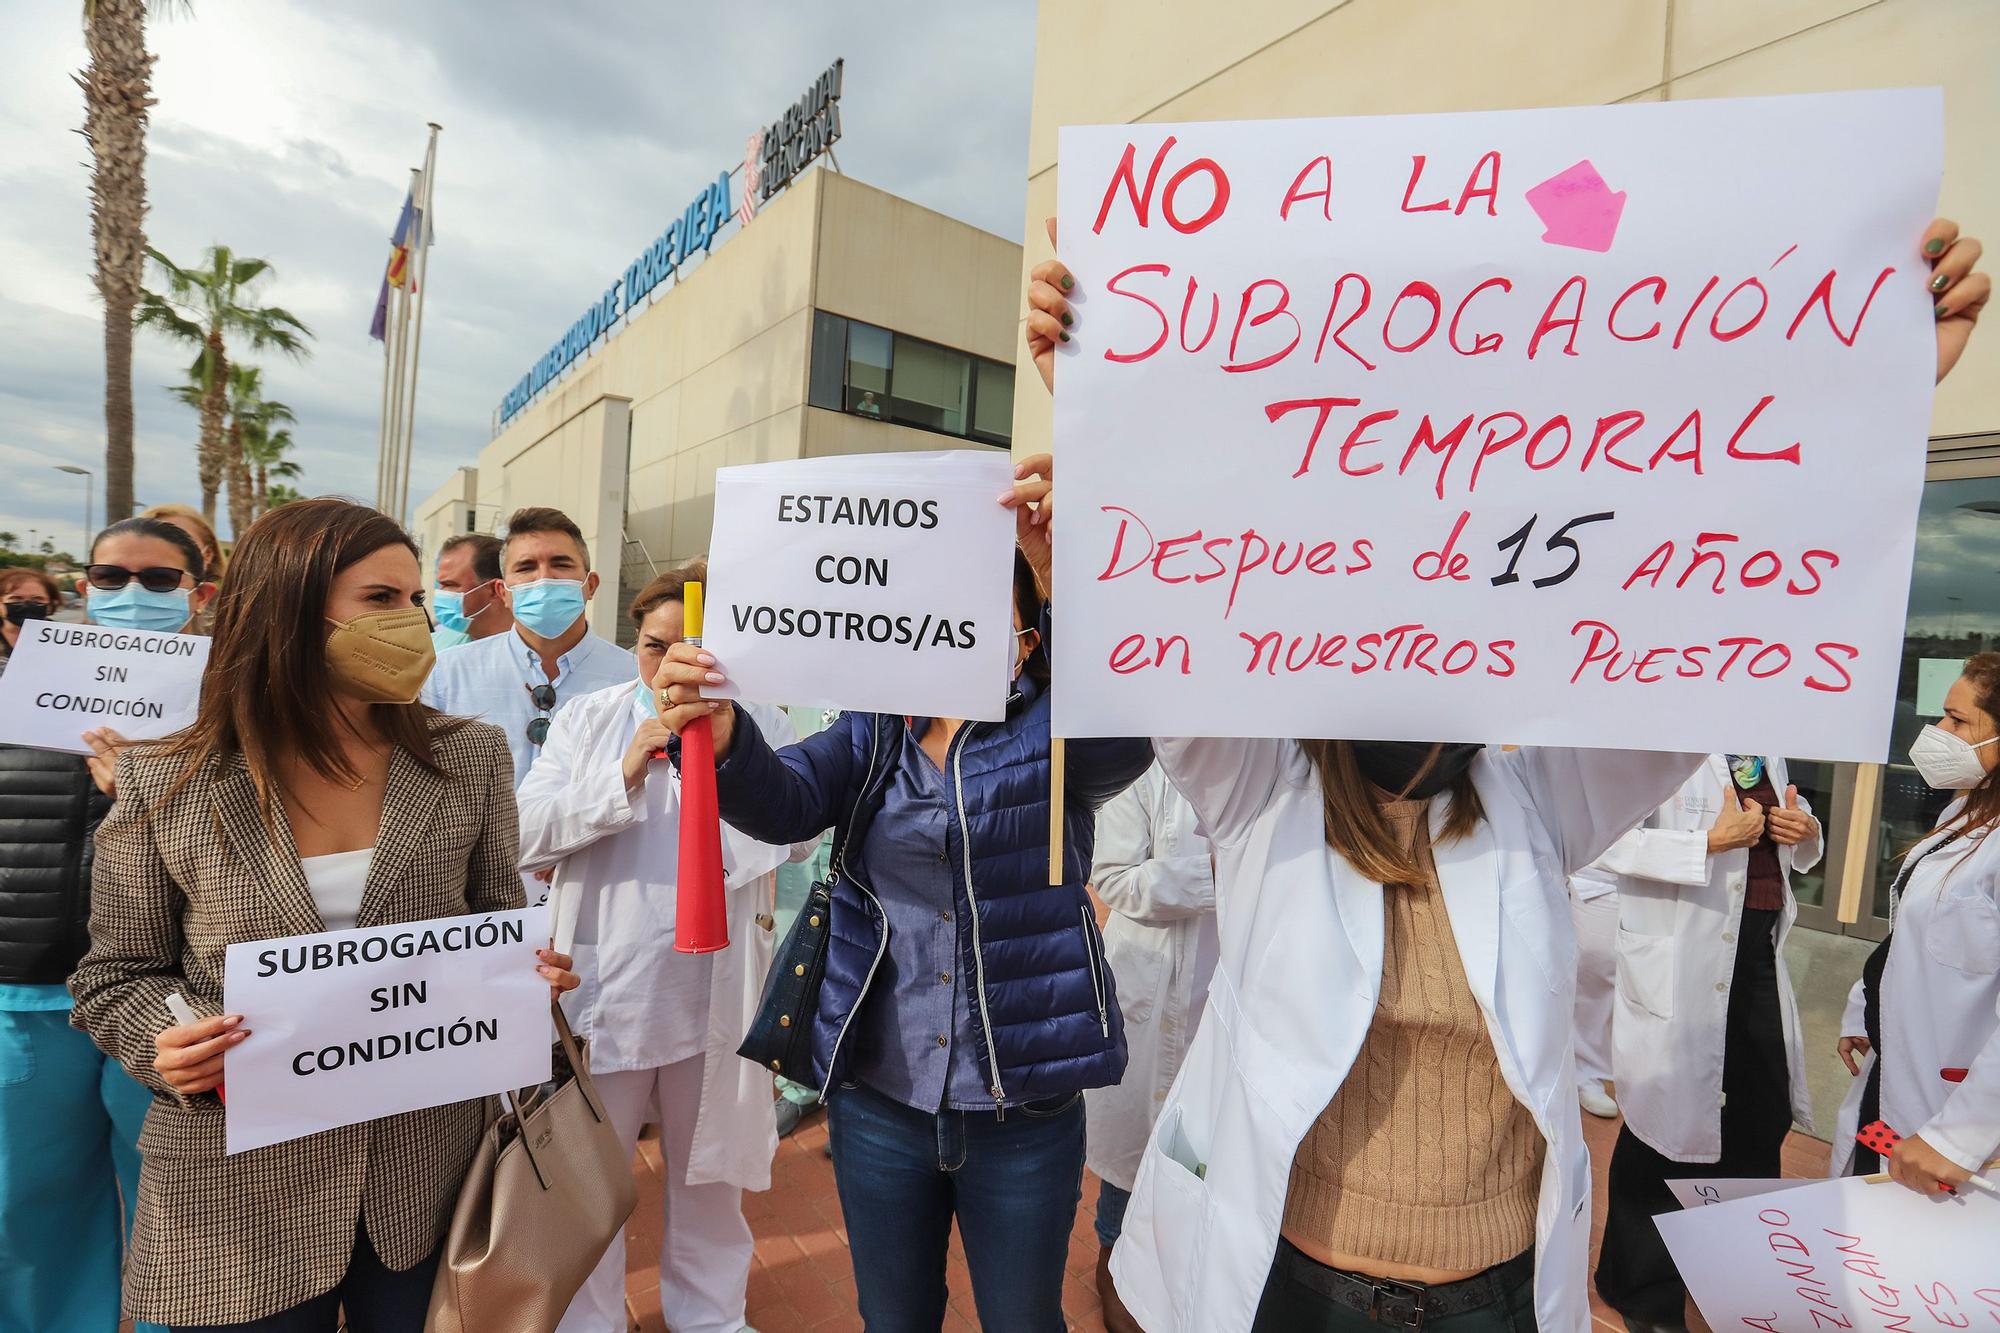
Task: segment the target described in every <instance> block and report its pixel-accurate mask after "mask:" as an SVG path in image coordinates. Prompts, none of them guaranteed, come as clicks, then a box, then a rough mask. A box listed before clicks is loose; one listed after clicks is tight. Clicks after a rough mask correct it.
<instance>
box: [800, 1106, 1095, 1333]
mask: <svg viewBox="0 0 2000 1333" xmlns="http://www.w3.org/2000/svg"><path fill="white" fill-rule="evenodd" d="M827 1119H828V1126H829V1129H830V1131H831V1133H832V1136H833V1175H834V1180H835V1182H836V1183H837V1184H838V1185H839V1187H840V1210H841V1213H842V1214H843V1215H844V1216H845V1218H846V1220H847V1240H848V1246H849V1248H850V1249H851V1250H852V1251H853V1257H854V1282H855V1285H856V1287H857V1288H859V1294H860V1298H861V1318H862V1320H863V1322H864V1323H866V1324H867V1326H868V1330H869V1333H936V1330H938V1329H939V1328H941V1327H942V1326H943V1324H944V1311H945V1277H944V1258H945V1247H946V1245H947V1243H948V1242H949V1241H950V1239H951V1222H952V1218H953V1217H954V1216H956V1217H957V1218H958V1229H959V1232H960V1234H961V1235H962V1236H963V1237H964V1239H965V1262H966V1266H967V1267H968V1268H969V1269H971V1271H972V1298H973V1300H974V1302H975V1303H977V1305H978V1307H979V1323H980V1326H981V1327H982V1328H983V1329H985V1330H986V1333H1060V1330H1061V1329H1062V1328H1063V1327H1064V1323H1063V1312H1062V1287H1063V1264H1064V1261H1065V1260H1066V1259H1067V1258H1068V1257H1069V1233H1070V1227H1071V1226H1072V1225H1074V1223H1075V1221H1076V1205H1077V1201H1078V1200H1079V1199H1080V1198H1082V1196H1083V1096H1082V1094H1080V1093H1071V1094H1069V1095H1067V1096H1064V1097H1058V1098H1054V1099H1053V1100H1050V1101H1047V1102H1030V1103H1026V1104H1024V1105H1020V1106H1010V1107H1008V1108H1007V1109H1006V1111H1005V1113H1004V1114H997V1113H995V1112H991V1111H950V1110H947V1111H941V1112H938V1113H936V1114H927V1113H925V1112H923V1111H917V1110H912V1109H911V1108H910V1107H907V1106H904V1105H903V1104H902V1103H900V1102H895V1101H891V1100H890V1099H889V1098H887V1097H884V1096H882V1095H881V1094H880V1093H878V1092H875V1091H874V1090H873V1089H871V1088H868V1087H865V1086H861V1085H856V1086H854V1087H841V1088H838V1089H836V1090H835V1091H834V1094H833V1096H832V1098H831V1099H830V1100H829V1105H828V1109H827Z"/></svg>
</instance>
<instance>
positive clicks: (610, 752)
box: [516, 678, 810, 1190]
mask: <svg viewBox="0 0 2000 1333" xmlns="http://www.w3.org/2000/svg"><path fill="white" fill-rule="evenodd" d="M637 683H638V682H637V680H636V678H635V679H633V680H628V681H625V682H624V683H623V684H620V685H614V686H612V687H611V688H609V689H602V690H597V691H594V692H592V693H590V694H586V695H583V696H582V697H580V698H578V699H576V700H575V701H574V702H572V703H571V704H570V705H569V706H568V707H567V708H565V709H564V710H563V711H562V712H560V713H558V714H557V715H556V719H555V723H554V725H553V726H551V727H550V729H549V736H548V741H547V743H546V744H545V745H543V747H542V752H541V755H540V757H539V758H537V759H536V761H535V765H534V767H533V768H532V769H530V770H529V772H528V776H527V779H526V780H525V781H524V782H523V783H522V784H521V789H520V791H519V793H518V794H517V797H516V799H517V800H518V801H519V803H520V818H521V868H522V870H523V871H524V872H534V871H542V870H551V869H552V870H553V871H554V879H553V882H552V884H551V890H552V891H551V893H550V901H551V902H552V903H555V904H557V907H558V920H557V922H556V937H557V939H558V940H559V941H562V940H568V939H570V938H571V937H572V936H573V937H574V943H573V944H572V945H571V952H572V953H573V954H574V956H575V959H576V972H577V975H578V977H580V978H581V984H580V985H579V986H578V987H577V989H576V990H575V991H573V992H571V993H570V994H569V995H568V996H566V997H564V1005H563V1008H564V1010H565V1012H566V1013H568V1015H569V1017H570V1021H571V1023H572V1024H574V1025H575V1027H576V1029H577V1031H578V1032H579V1033H582V1034H585V1035H588V1036H589V1037H590V1039H591V1047H590V1065H591V1068H592V1069H594V1070H599V1071H614V1070H629V1069H651V1068H655V1067H657V1066H659V1065H662V1064H665V1063H667V1060H666V1059H665V1058H662V1057H663V1054H664V1050H665V1047H666V1045H667V1043H668V1042H669V1041H671V1040H673V1039H674V1038H676V1037H679V1038H682V1039H683V1040H684V1038H685V1033H684V1032H683V1031H677V1030H675V1028H674V1026H673V1025H674V1023H675V1020H676V1017H677V1015H676V1014H675V1013H670V1012H663V1011H662V1004H661V1000H662V998H663V997H661V996H660V995H659V993H658V991H657V989H656V988H655V981H656V978H657V976H658V973H659V964H660V961H661V960H662V958H663V956H664V955H665V954H666V953H667V952H668V951H670V950H671V949H672V948H673V944H672V940H673V928H672V918H671V916H662V915H659V914H658V908H657V907H656V903H657V902H658V901H660V900H663V899H664V900H666V901H671V898H670V897H669V895H672V894H673V893H674V891H675V879H674V866H675V864H676V862H677V859H678V855H679V838H680V832H679V819H678V814H679V794H680V774H679V773H678V771H676V770H675V769H674V768H673V767H672V766H671V765H669V764H668V763H667V762H666V761H664V760H661V761H659V763H658V764H657V765H656V767H655V768H654V770H653V771H652V772H651V773H650V774H649V775H648V776H647V780H646V788H645V789H644V790H642V793H641V795H640V798H639V799H633V798H631V797H628V796H627V794H626V791H625V779H624V773H623V768H622V761H623V756H624V754H625V749H626V747H627V746H629V745H630V744H631V743H632V736H633V733H634V732H635V731H636V730H637V729H638V717H637V715H636V714H635V712H634V707H633V703H634V700H633V689H634V687H635V686H636V685H637ZM746 710H747V711H748V712H749V714H750V716H751V717H752V718H753V719H755V721H756V723H757V726H758V727H759V729H760V730H762V731H763V733H764V735H765V737H766V739H768V740H769V741H770V743H771V744H772V745H773V746H774V747H775V746H781V745H787V744H790V743H791V742H792V741H794V740H796V739H797V737H798V733H797V732H796V731H795V730H793V728H792V723H791V719H790V718H789V717H787V716H786V715H785V713H784V711H783V710H782V709H777V708H768V707H765V706H763V705H758V704H750V705H746ZM655 784H665V785H666V795H667V798H668V799H667V801H666V803H665V805H664V806H663V807H662V806H659V805H656V804H653V803H649V802H648V801H647V800H646V799H645V797H646V795H648V794H650V793H651V789H652V788H653V787H654V785H655ZM722 833H723V839H722V849H723V850H722V860H723V866H724V869H725V871H726V872H727V873H726V875H725V878H724V881H723V882H724V885H725V888H726V891H727V894H728V902H729V947H728V948H727V949H723V950H721V951H719V952H717V953H714V954H710V955H707V956H706V958H707V961H708V962H709V964H710V966H711V967H712V972H711V974H710V982H709V997H708V1024H707V1030H706V1032H705V1033H704V1034H703V1036H702V1041H701V1048H702V1053H703V1054H704V1055H705V1056H706V1060H705V1066H704V1070H703V1073H702V1088H701V1104H700V1106H699V1107H698V1108H697V1110H696V1114H695V1131H694V1142H693V1147H692V1149H691V1151H690V1152H689V1156H688V1161H687V1183H688V1184H690V1185H702V1184H709V1183H711V1182H718V1181H719V1182H726V1183H728V1184H732V1185H736V1186H738V1187H739V1188H742V1189H750V1190H763V1189H769V1188H770V1185H771V1155H772V1154H773V1153H774V1152H776V1151H777V1146H778V1137H777V1121H776V1112H775V1110H774V1108H773V1104H772V1094H771V1075H770V1073H769V1072H768V1071H766V1070H763V1069H761V1068H759V1067H758V1066H756V1065H753V1064H752V1063H750V1062H749V1061H748V1060H745V1059H742V1058H741V1057H739V1056H738V1055H737V1054H736V1047H737V1046H738V1045H739V1044H740V1043H741V1042H742V1040H743V1033H744V1031H745V1029H746V1028H747V1027H748V1026H749V1022H750V1017H751V1015H752V1014H753V1013H755V1011H756V1006H757V1001H758V998H759V996H760V994H761V992H762V990H763V986H764V979H765V975H766V974H767V973H768V972H769V971H770V968H771V954H772V940H771V932H770V931H769V930H767V929H765V928H764V927H763V926H761V925H759V924H758V922H757V919H756V918H757V914H758V913H759V912H760V911H763V910H766V904H768V903H769V902H770V901H771V896H772V892H773V886H774V884H775V874H774V872H775V871H776V869H777V867H778V866H780V865H782V864H783V863H784V862H785V861H786V860H787V859H789V858H790V857H791V856H793V855H794V854H795V852H796V849H794V848H789V847H772V846H769V845H767V844H764V843H760V842H756V841H754V840H752V839H750V838H747V837H744V836H743V835H742V834H740V833H737V832H736V831H735V830H734V829H731V828H729V827H728V826H727V825H726V824H725V825H724V826H723V830H722ZM807 851H808V853H809V852H810V847H808V848H807ZM651 867H658V870H657V871H655V870H653V869H651ZM669 1109H670V1108H669Z"/></svg>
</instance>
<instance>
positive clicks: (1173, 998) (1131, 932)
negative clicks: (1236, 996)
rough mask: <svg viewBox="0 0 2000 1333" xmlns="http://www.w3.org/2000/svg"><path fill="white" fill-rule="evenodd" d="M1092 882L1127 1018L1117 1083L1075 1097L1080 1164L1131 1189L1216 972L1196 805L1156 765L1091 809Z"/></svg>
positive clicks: (1209, 887)
mask: <svg viewBox="0 0 2000 1333" xmlns="http://www.w3.org/2000/svg"><path fill="white" fill-rule="evenodd" d="M1090 880H1091V887H1092V888H1093V889H1095V890H1096V891H1097V896H1098V897H1099V898H1100V899H1102V900H1103V902H1104V905H1105V906H1106V907H1109V908H1110V909H1111V915H1110V917H1109V918H1108V919H1107V920H1106V921H1105V923H1104V957H1105V960H1106V961H1107V962H1108V963H1110V965H1111V976H1112V980H1113V981H1114V983H1115V984H1116V986H1117V989H1118V1011H1119V1012H1120V1013H1122V1014H1124V1015H1125V1048H1126V1051H1127V1057H1126V1062H1125V1077H1124V1079H1123V1080H1122V1081H1121V1082H1119V1083H1118V1084H1116V1085H1115V1086H1113V1087H1109V1088H1092V1089H1090V1090H1089V1091H1087V1092H1085V1093H1084V1094H1083V1108H1084V1142H1085V1144H1087V1145H1088V1146H1087V1148H1086V1150H1085V1155H1084V1162H1085V1164H1086V1165H1087V1166H1089V1167H1090V1169H1091V1170H1092V1171H1095V1172H1096V1173H1097V1174H1098V1175H1099V1176H1101V1177H1103V1178H1104V1179H1105V1180H1107V1181H1109V1182H1111V1183H1112V1184H1113V1185H1116V1186H1117V1187H1118V1188H1119V1189H1122V1190H1130V1189H1131V1188H1132V1181H1133V1179H1134V1177H1136V1176H1137V1175H1138V1173H1139V1159H1140V1158H1141V1157H1143V1156H1144V1155H1145V1152H1146V1138H1147V1136H1148V1135H1149V1134H1150V1133H1151V1132H1152V1128H1153V1117H1154V1116H1155V1115H1157V1114H1158V1113H1159V1109H1160V1106H1161V1104H1162V1103H1163V1102H1165V1101H1166V1099H1167V1089H1168V1088H1169V1087H1171V1086H1172V1085H1173V1081H1174V1075H1175V1074H1177V1073H1179V1072H1180V1067H1181V1062H1182V1060H1183V1059H1184V1058H1185V1057H1186V1055H1187V1048H1188V1042H1189V1041H1190V1040H1191V1039H1192V1037H1193V1035H1194V1030H1195V1025H1196V1022H1197V1021H1198V1020H1199V1018H1200V1016H1201V1009H1202V1006H1203V1005H1204V1003H1205V1002H1206V1000H1207V997H1208V979H1209V976H1210V974H1212V973H1213V972H1214V970H1215V955H1216V941H1215V874H1214V871H1213V870H1212V869H1211V867H1210V865H1209V859H1208V839H1206V838H1204V837H1202V836H1201V834H1200V833H1198V832H1197V831H1196V830H1195V816H1194V807H1193V806H1190V805H1189V804H1188V803H1187V798H1185V797H1183V796H1182V795H1181V794H1180V793H1179V792H1178V791H1176V790H1174V787H1173V784H1172V783H1170V782H1168V781H1167V775H1166V774H1165V773H1163V772H1161V771H1160V766H1159V765H1158V764H1155V765H1153V766H1152V767H1151V768H1149V769H1147V770H1146V772H1145V774H1144V775H1143V776H1142V777H1141V778H1140V779H1139V780H1138V781H1137V782H1135V783H1133V784H1132V785H1131V786H1129V787H1127V788H1126V789H1125V790H1124V791H1122V792H1120V793H1119V794H1118V795H1116V796H1114V797H1112V798H1111V800H1110V801H1109V802H1108V803H1107V804H1106V805H1105V806H1104V807H1103V808H1102V809H1100V810H1099V811H1098V812H1097V851H1096V855H1095V860H1094V862H1093V864H1092V866H1091V872H1090Z"/></svg>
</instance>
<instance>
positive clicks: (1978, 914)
mask: <svg viewBox="0 0 2000 1333" xmlns="http://www.w3.org/2000/svg"><path fill="white" fill-rule="evenodd" d="M1910 762H1911V763H1913V764H1915V765H1916V766H1917V772H1918V773H1919V774H1920V775H1921V776H1922V777H1923V780H1924V781H1925V782H1926V783H1928V784H1929V785H1930V786H1932V787H1934V788H1936V789H1938V790H1939V791H1947V792H1952V793H1955V795H1954V796H1953V798H1952V802H1951V804H1950V805H1948V806H1946V807H1945V810H1944V814H1943V816H1942V817H1941V818H1940V819H1939V821H1938V826H1937V827H1936V828H1934V829H1932V830H1931V831H1930V833H1928V834H1927V835H1925V837H1924V838H1923V839H1922V840H1921V841H1919V842H1918V843H1917V845H1916V846H1915V847H1913V848H1911V849H1910V853H1909V855H1908V856H1906V857H1904V858H1903V869H1902V872H1901V873H1900V874H1898V875H1897V877H1896V881H1895V884H1894V886H1893V888H1892V889H1891V893H1890V908H1889V911H1890V918H1889V919H1890V924H1891V926H1892V929H1891V932H1890V935H1889V938H1888V939H1887V940H1884V941H1883V942H1882V944H1881V946H1880V947H1878V948H1877V949H1876V951H1875V953H1874V955H1873V956H1871V957H1870V958H1869V960H1868V965H1867V967H1866V968H1865V969H1864V970H1863V973H1862V979H1861V980H1860V981H1857V982H1855V983H1854V990H1853V992H1852V993H1851V994H1850V996H1849V999H1848V1006H1847V1016H1846V1019H1845V1021H1843V1022H1842V1024H1841V1031H1842V1032H1843V1033H1844V1034H1846V1035H1844V1036H1842V1037H1841V1039H1840V1058H1841V1059H1842V1060H1844V1061H1845V1062H1846V1064H1847V1068H1848V1071H1849V1072H1850V1073H1853V1074H1855V1075H1856V1076H1857V1077H1856V1080H1855V1084H1854V1087H1853V1088H1852V1089H1851V1090H1850V1091H1849V1093H1848V1097H1847V1101H1846V1103H1845V1104H1844V1105H1843V1106H1842V1107H1841V1108H1840V1125H1839V1128H1838V1130H1837V1131H1836V1132H1835V1134H1834V1136H1833V1157H1834V1174H1836V1175H1838V1174H1840V1172H1841V1171H1842V1170H1843V1169H1845V1167H1846V1165H1847V1163H1848V1160H1849V1158H1850V1156H1852V1157H1854V1158H1858V1159H1861V1160H1860V1161H1859V1163H1858V1166H1859V1169H1861V1170H1864V1171H1873V1170H1875V1169H1876V1166H1877V1159H1876V1157H1875V1154H1874V1153H1873V1152H1870V1151H1868V1150H1867V1149H1857V1148H1856V1146H1855V1142H1854V1131H1855V1129H1856V1127H1857V1126H1858V1125H1865V1124H1869V1123H1872V1122H1874V1121H1876V1120H1881V1121H1882V1122H1883V1123H1885V1124H1887V1125H1888V1126H1889V1127H1890V1128H1891V1129H1893V1130H1895V1131H1896V1132H1897V1133H1899V1134H1901V1135H1902V1136H1903V1139H1902V1141H1901V1142H1900V1143H1898V1144H1897V1145H1896V1147H1895V1149H1894V1150H1893V1151H1892V1152H1891V1153H1890V1154H1889V1160H1888V1171H1889V1174H1890V1176H1891V1177H1892V1178H1894V1179H1895V1180H1897V1181H1900V1182H1901V1183H1902V1184H1904V1185H1907V1186H1909V1187H1910V1188H1911V1189H1913V1190H1916V1191H1918V1192H1919V1193H1923V1194H1936V1193H1937V1192H1938V1191H1940V1190H1943V1189H1956V1190H1963V1189H1964V1188H1965V1186H1966V1181H1967V1180H1968V1179H1970V1178H1971V1177H1972V1176H1973V1175H1975V1174H1980V1173H1981V1172H1982V1171H1983V1169H1984V1168H1985V1166H1986V1165H1987V1163H1989V1162H1991V1161H1992V1160H1993V1159H1994V1158H1996V1157H2000V838H1995V837H1994V836H1993V832H1994V829H1995V828H1996V827H2000V776H1996V774H2000V653H1980V654H1979V655H1977V656H1976V657H1971V658H1967V659H1966V663H1965V670H1964V673H1963V674H1962V675H1960V676H1959V678H1958V680H1957V681H1956V682H1954V683H1953V685H1952V687H1951V689H1950V690H1949V691H1948V692H1947V693H1946V694H1945V697H1944V716H1943V717H1941V718H1939V719H1938V720H1937V721H1936V722H1934V723H1932V724H1931V725H1929V726H1927V727H1925V728H1924V729H1923V733H1922V734H1921V735H1919V736H1918V737H1917V740H1916V743H1915V744H1913V745H1912V746H1910ZM1857 1056H1858V1057H1860V1060H1859V1061H1857V1059H1856V1057H1857Z"/></svg>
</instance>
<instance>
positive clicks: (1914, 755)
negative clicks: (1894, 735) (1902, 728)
mask: <svg viewBox="0 0 2000 1333" xmlns="http://www.w3.org/2000/svg"><path fill="white" fill-rule="evenodd" d="M1994 741H2000V736H1989V737H1987V738H1986V739H1985V740H1983V741H1981V742H1979V744H1977V745H1974V744H1973V743H1972V742H1971V741H1968V740H1966V739H1965V738H1963V737H1961V736H1954V735H1952V734H1951V733H1950V732H1948V731H1946V730H1945V729H1944V728H1943V727H1940V726H1936V725H1930V726H1926V727H1925V728H1924V729H1923V731H1922V732H1920V733H1918V735H1917V739H1916V740H1915V741H1913V742H1911V744H1910V762H1911V763H1913V764H1915V765H1916V766H1917V772H1918V774H1920V775H1921V776H1922V777H1923V780H1924V781H1925V782H1926V783H1927V784H1929V785H1930V786H1932V787H1935V788H1937V790H1939V791H1970V790H1971V789H1972V788H1974V787H1977V786H1978V785H1979V784H1980V783H1982V782H1984V781H1986V765H1984V764H1982V763H1980V762H1979V751H1981V750H1983V749H1985V748H1986V747H1987V746H1989V745H1991V744H1993V742H1994Z"/></svg>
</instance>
